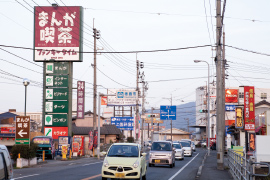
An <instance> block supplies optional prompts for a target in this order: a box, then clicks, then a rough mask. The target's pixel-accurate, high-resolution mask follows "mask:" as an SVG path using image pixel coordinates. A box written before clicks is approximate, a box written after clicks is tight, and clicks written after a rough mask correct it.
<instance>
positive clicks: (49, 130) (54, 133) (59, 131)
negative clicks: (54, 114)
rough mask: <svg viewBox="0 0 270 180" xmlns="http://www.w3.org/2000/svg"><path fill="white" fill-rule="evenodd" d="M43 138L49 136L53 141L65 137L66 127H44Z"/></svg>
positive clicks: (66, 133)
mask: <svg viewBox="0 0 270 180" xmlns="http://www.w3.org/2000/svg"><path fill="white" fill-rule="evenodd" d="M44 134H45V136H51V137H52V138H53V139H58V136H67V135H68V127H44Z"/></svg>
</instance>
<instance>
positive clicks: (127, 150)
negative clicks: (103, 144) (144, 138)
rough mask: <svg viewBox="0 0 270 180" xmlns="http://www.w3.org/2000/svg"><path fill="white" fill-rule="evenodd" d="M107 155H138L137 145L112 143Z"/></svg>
mask: <svg viewBox="0 0 270 180" xmlns="http://www.w3.org/2000/svg"><path fill="white" fill-rule="evenodd" d="M107 156H108V157H139V150H138V147H137V146H131V145H112V146H111V148H110V150H109V152H108V155H107Z"/></svg>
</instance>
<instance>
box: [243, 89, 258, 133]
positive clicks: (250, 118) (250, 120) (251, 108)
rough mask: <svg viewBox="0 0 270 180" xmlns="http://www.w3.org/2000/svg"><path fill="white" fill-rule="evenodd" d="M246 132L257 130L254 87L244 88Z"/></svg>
mask: <svg viewBox="0 0 270 180" xmlns="http://www.w3.org/2000/svg"><path fill="white" fill-rule="evenodd" d="M244 120H245V130H248V131H249V130H252V131H254V130H255V104H254V86H244Z"/></svg>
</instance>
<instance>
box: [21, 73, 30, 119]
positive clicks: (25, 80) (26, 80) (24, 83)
mask: <svg viewBox="0 0 270 180" xmlns="http://www.w3.org/2000/svg"><path fill="white" fill-rule="evenodd" d="M29 84H30V80H29V79H27V78H24V79H23V85H24V86H25V101H24V102H25V104H24V116H26V92H27V86H28V85H29Z"/></svg>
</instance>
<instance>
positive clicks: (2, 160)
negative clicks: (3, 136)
mask: <svg viewBox="0 0 270 180" xmlns="http://www.w3.org/2000/svg"><path fill="white" fill-rule="evenodd" d="M12 178H13V166H12V161H11V158H10V155H9V152H8V149H7V147H6V146H5V145H0V179H12Z"/></svg>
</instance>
